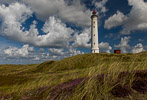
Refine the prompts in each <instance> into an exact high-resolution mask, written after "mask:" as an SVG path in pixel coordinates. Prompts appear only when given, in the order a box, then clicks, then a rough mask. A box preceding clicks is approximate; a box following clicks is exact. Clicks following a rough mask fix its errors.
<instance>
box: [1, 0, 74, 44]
mask: <svg viewBox="0 0 147 100" xmlns="http://www.w3.org/2000/svg"><path fill="white" fill-rule="evenodd" d="M31 15H32V10H31V9H30V8H29V7H27V6H26V5H24V4H20V3H18V2H17V3H13V4H11V5H9V6H8V7H6V6H5V5H1V6H0V18H1V19H2V26H1V33H0V35H3V36H5V37H8V38H9V39H12V40H15V41H19V42H23V43H26V44H31V45H33V46H40V47H63V46H64V47H66V46H68V44H69V41H70V39H71V34H72V33H73V30H72V29H71V28H67V27H66V24H64V23H63V22H61V20H59V19H57V18H55V17H49V19H48V20H47V21H46V22H45V24H44V26H43V28H42V30H43V31H44V32H45V33H46V34H44V35H40V34H39V32H38V29H37V28H36V24H37V22H36V21H33V23H32V25H31V26H30V29H29V30H28V31H27V30H25V28H24V27H23V26H22V23H23V22H24V21H25V20H26V19H27V18H29V17H30V16H31Z"/></svg>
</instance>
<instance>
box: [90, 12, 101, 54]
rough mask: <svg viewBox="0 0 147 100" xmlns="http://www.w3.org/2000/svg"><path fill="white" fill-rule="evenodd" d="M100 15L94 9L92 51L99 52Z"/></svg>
mask: <svg viewBox="0 0 147 100" xmlns="http://www.w3.org/2000/svg"><path fill="white" fill-rule="evenodd" d="M97 20H98V15H97V13H96V11H95V10H93V12H92V15H91V52H92V53H99V47H98V22H97Z"/></svg>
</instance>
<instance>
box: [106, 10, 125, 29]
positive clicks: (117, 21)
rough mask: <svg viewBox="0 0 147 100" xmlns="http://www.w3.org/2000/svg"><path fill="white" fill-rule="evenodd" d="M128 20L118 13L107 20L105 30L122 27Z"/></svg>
mask: <svg viewBox="0 0 147 100" xmlns="http://www.w3.org/2000/svg"><path fill="white" fill-rule="evenodd" d="M126 18H127V17H126V16H125V15H124V14H123V13H121V12H120V11H117V13H116V14H114V15H113V16H111V17H109V18H108V19H107V20H105V25H104V28H106V29H111V28H112V27H116V26H120V25H122V23H123V22H124V20H126Z"/></svg>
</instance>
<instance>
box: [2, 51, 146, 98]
mask: <svg viewBox="0 0 147 100" xmlns="http://www.w3.org/2000/svg"><path fill="white" fill-rule="evenodd" d="M0 99H10V100H46V99H47V100H110V99H113V100H130V99H132V100H134V99H137V100H145V99H147V52H146V51H145V52H141V53H137V54H131V53H127V54H107V53H100V54H83V55H76V56H73V57H69V58H65V59H62V60H60V61H46V62H43V63H41V64H30V65H0Z"/></svg>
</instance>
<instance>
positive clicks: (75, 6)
mask: <svg viewBox="0 0 147 100" xmlns="http://www.w3.org/2000/svg"><path fill="white" fill-rule="evenodd" d="M23 2H25V3H26V4H27V5H29V6H30V7H31V8H32V9H33V11H34V12H35V14H36V15H37V17H38V18H39V19H41V20H47V19H48V17H49V16H56V17H58V18H61V20H62V21H65V22H71V23H74V24H76V25H79V26H84V27H85V26H90V18H89V16H90V14H91V11H90V10H88V9H87V8H86V7H85V5H84V4H81V3H80V0H74V1H70V3H69V2H67V0H35V1H34V0H23Z"/></svg>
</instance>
